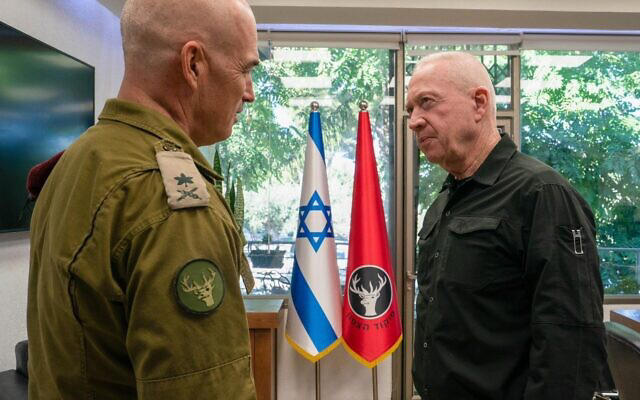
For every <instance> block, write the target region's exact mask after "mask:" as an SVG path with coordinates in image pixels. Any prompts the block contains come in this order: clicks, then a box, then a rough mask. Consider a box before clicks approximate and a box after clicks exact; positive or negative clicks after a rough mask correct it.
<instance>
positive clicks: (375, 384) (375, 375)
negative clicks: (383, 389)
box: [371, 365, 378, 400]
mask: <svg viewBox="0 0 640 400" xmlns="http://www.w3.org/2000/svg"><path fill="white" fill-rule="evenodd" d="M371 375H372V380H373V400H378V366H377V365H376V366H375V367H373V368H371Z"/></svg>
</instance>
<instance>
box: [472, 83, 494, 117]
mask: <svg viewBox="0 0 640 400" xmlns="http://www.w3.org/2000/svg"><path fill="white" fill-rule="evenodd" d="M473 101H474V102H475V111H476V112H475V115H474V117H475V121H476V122H479V121H480V120H481V119H482V118H484V115H485V114H486V113H487V111H488V110H489V107H490V105H489V89H487V88H486V87H484V86H478V87H477V88H475V89H474V90H473Z"/></svg>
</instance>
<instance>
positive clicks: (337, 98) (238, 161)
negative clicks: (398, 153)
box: [202, 48, 395, 237]
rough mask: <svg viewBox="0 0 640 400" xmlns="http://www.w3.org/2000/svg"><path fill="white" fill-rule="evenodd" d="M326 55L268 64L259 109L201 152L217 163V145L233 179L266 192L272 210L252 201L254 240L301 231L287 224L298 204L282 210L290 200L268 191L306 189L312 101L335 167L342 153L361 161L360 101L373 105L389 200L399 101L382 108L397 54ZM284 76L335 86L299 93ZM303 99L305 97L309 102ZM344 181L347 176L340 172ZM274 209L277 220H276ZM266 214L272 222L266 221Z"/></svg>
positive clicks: (257, 79) (250, 108)
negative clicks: (320, 79) (358, 153)
mask: <svg viewBox="0 0 640 400" xmlns="http://www.w3.org/2000/svg"><path fill="white" fill-rule="evenodd" d="M279 50H295V51H298V50H311V49H305V48H289V49H287V48H279ZM321 52H322V53H323V54H324V55H326V57H320V58H319V59H318V60H315V61H304V62H302V61H298V60H295V61H280V60H271V59H266V60H262V62H261V64H260V65H259V66H258V67H257V68H255V69H254V72H253V77H252V78H253V85H254V91H255V94H256V100H255V102H254V103H252V104H245V110H244V111H243V113H241V114H240V115H239V120H238V122H237V123H236V125H235V127H234V132H233V135H232V136H231V137H230V138H229V139H227V140H226V141H224V142H221V143H219V144H217V145H216V146H210V147H208V148H202V150H203V152H204V154H205V155H206V156H207V157H208V158H209V159H210V160H212V161H213V162H215V152H214V150H213V148H214V147H216V148H218V149H219V151H220V154H222V158H223V161H224V162H225V163H229V164H230V165H231V168H232V170H233V176H234V179H236V178H237V179H242V183H243V186H244V188H245V190H246V191H247V192H253V193H256V192H259V193H261V195H260V197H261V201H260V202H259V203H258V204H259V206H260V207H261V208H265V209H261V208H260V209H258V208H256V207H255V204H256V202H254V201H252V200H251V199H249V201H248V203H247V205H248V208H247V210H246V213H247V214H246V216H247V222H248V224H246V225H245V227H247V228H248V229H249V230H250V232H251V233H252V236H253V237H260V236H261V235H262V234H263V233H264V232H267V231H268V232H269V233H271V234H273V235H274V237H276V236H277V235H279V234H283V233H285V232H288V231H290V230H295V227H294V226H292V227H289V226H286V227H284V226H281V225H282V223H283V221H286V220H290V219H291V218H289V217H290V215H291V214H292V210H295V206H294V207H282V204H285V203H286V204H289V203H290V201H291V199H279V198H277V194H276V193H271V195H270V196H269V195H267V193H266V192H267V191H269V190H270V189H273V190H275V188H276V187H279V185H281V184H288V185H291V186H295V187H296V188H297V187H299V185H300V180H301V178H302V169H303V164H304V155H305V149H306V143H307V130H308V125H309V112H310V103H311V101H312V100H318V101H320V103H321V107H320V113H321V121H322V131H323V138H324V146H325V154H326V157H327V164H328V165H329V164H330V162H331V158H332V157H334V156H335V155H338V154H339V155H340V156H341V157H345V158H348V159H355V145H356V131H357V123H358V111H359V108H358V104H359V102H360V100H366V101H367V102H368V103H369V108H368V109H369V114H370V119H371V127H372V134H373V136H374V143H375V145H376V151H377V154H378V171H379V174H380V178H381V184H382V192H383V195H386V193H387V190H388V185H389V182H390V181H391V180H390V176H391V173H392V171H391V168H389V157H388V154H389V153H390V147H389V146H390V138H391V137H392V135H391V132H393V121H394V118H395V117H394V116H395V112H394V107H393V103H391V104H383V100H384V99H385V96H392V95H393V93H392V91H391V90H392V89H389V88H388V86H389V82H390V80H391V77H392V76H393V75H394V73H393V70H392V69H391V67H392V66H393V65H395V64H394V57H395V52H393V51H389V50H385V49H354V48H336V49H322V50H321ZM285 77H329V78H330V82H331V84H330V86H329V87H327V88H308V87H302V88H292V87H287V86H285V83H284V82H285V80H284V78H285ZM300 99H305V100H304V101H303V102H302V104H301V100H300ZM387 103H388V102H387ZM328 173H329V175H330V177H331V174H332V173H338V171H335V172H334V171H331V170H329V171H328ZM227 175H228V174H227ZM340 176H343V174H341V172H340ZM227 183H230V182H227ZM350 185H351V182H350V181H349V182H344V184H342V185H341V187H340V189H344V190H348V191H349V192H350V191H351V189H350ZM345 188H348V189H345ZM297 196H299V193H298V194H297V195H296V197H297ZM341 198H342V196H337V195H336V194H332V200H333V201H334V207H335V206H336V204H335V201H336V200H337V199H341ZM249 204H252V205H254V206H249ZM296 204H297V199H296ZM350 205H351V204H350V202H349V204H344V205H341V206H342V207H349V208H350ZM275 211H277V213H276V214H277V215H274V212H275ZM294 214H295V212H294ZM334 215H335V214H334ZM266 216H269V218H267V219H265V217H266ZM336 222H338V221H334V223H336ZM346 225H347V226H348V222H347V224H346ZM274 228H279V230H275V229H274ZM345 233H346V232H345Z"/></svg>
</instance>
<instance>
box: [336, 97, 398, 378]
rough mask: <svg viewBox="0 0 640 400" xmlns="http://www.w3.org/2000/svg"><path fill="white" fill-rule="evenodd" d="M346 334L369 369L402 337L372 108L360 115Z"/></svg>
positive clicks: (347, 341)
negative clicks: (376, 155)
mask: <svg viewBox="0 0 640 400" xmlns="http://www.w3.org/2000/svg"><path fill="white" fill-rule="evenodd" d="M362 108H363V109H364V108H365V107H364V106H363V107H362ZM342 336H343V343H344V345H345V348H346V349H347V351H349V353H351V355H352V356H353V357H354V358H355V359H356V360H358V361H360V362H361V363H362V364H364V365H366V366H367V367H369V368H372V367H374V366H376V365H377V364H379V363H380V362H381V361H382V360H383V359H384V358H385V357H386V356H388V355H389V354H391V353H393V352H394V351H395V349H397V348H398V346H399V345H400V342H401V341H402V324H401V322H400V315H399V314H398V301H397V291H396V284H395V277H394V274H393V270H392V268H391V255H390V251H389V239H388V237H387V227H386V224H385V218H384V209H383V207H382V198H381V196H380V182H379V179H378V170H377V166H376V158H375V154H374V152H373V140H372V137H371V125H370V122H369V112H368V111H366V110H363V111H360V114H359V116H358V142H357V145H356V168H355V177H354V182H353V200H352V205H351V232H350V234H349V258H348V261H347V277H346V280H345V287H344V302H343V305H342Z"/></svg>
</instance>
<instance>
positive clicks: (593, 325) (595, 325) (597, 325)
mask: <svg viewBox="0 0 640 400" xmlns="http://www.w3.org/2000/svg"><path fill="white" fill-rule="evenodd" d="M531 325H556V326H574V327H583V328H598V329H604V325H603V324H602V323H597V322H594V323H590V322H551V321H533V322H531Z"/></svg>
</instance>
